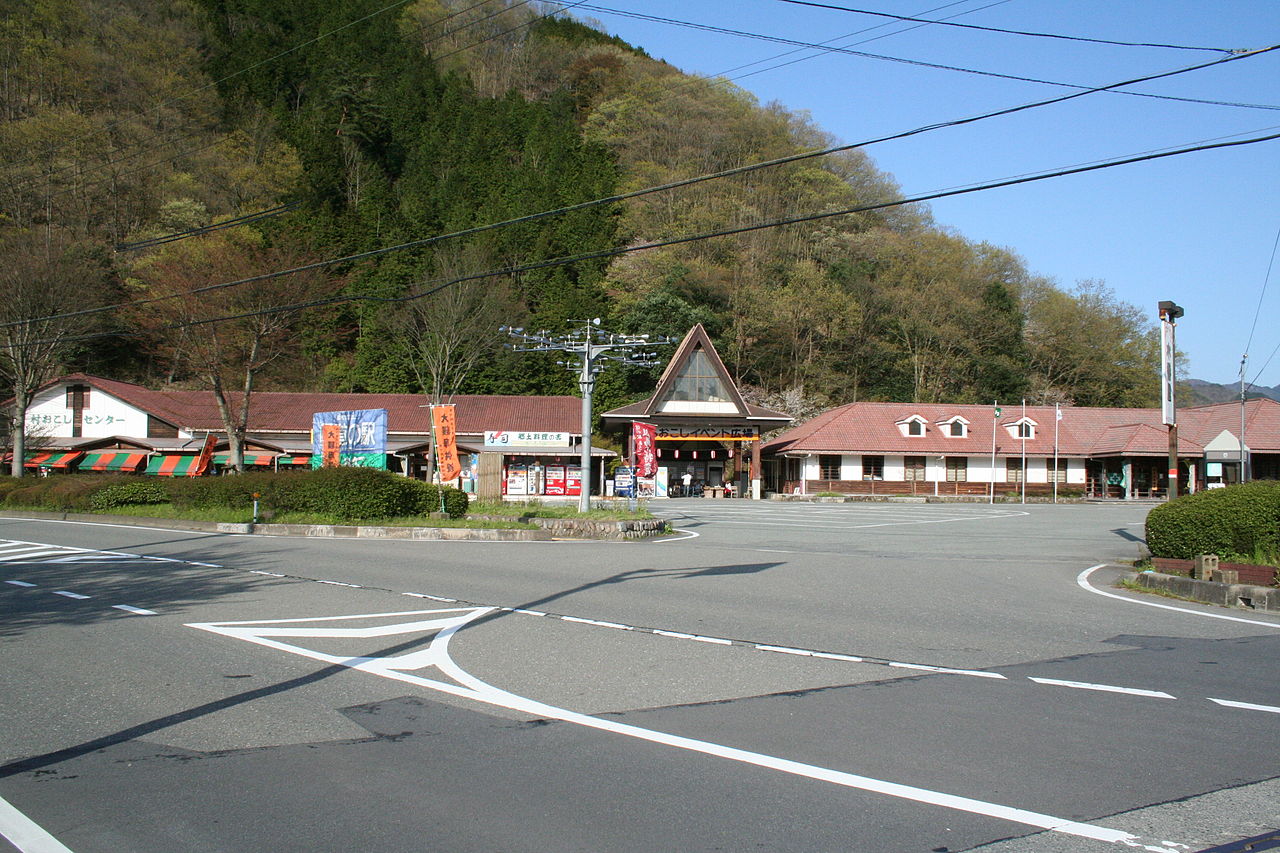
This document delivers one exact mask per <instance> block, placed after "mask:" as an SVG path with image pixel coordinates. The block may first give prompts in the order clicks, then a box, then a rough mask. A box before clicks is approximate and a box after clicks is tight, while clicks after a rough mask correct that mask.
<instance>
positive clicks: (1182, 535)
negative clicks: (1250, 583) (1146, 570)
mask: <svg viewBox="0 0 1280 853" xmlns="http://www.w3.org/2000/svg"><path fill="white" fill-rule="evenodd" d="M1147 547H1148V548H1149V549H1150V550H1151V555H1152V556H1153V557H1173V558H1177V559H1183V560H1188V559H1192V558H1193V557H1195V555H1197V554H1217V555H1218V556H1219V557H1227V556H1234V557H1246V558H1247V557H1252V556H1253V555H1254V554H1255V553H1258V552H1262V553H1268V552H1272V553H1274V552H1276V551H1278V550H1280V481H1275V480H1259V481H1256V482H1253V483H1244V484H1241V485H1237V486H1227V487H1226V488H1223V489H1209V490H1207V491H1203V492H1198V493H1196V494H1194V495H1184V496H1183V497H1180V498H1177V499H1175V500H1172V501H1169V502H1168V503H1166V504H1162V505H1160V506H1158V507H1156V508H1155V509H1153V510H1151V512H1150V513H1149V514H1148V515H1147Z"/></svg>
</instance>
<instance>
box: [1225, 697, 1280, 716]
mask: <svg viewBox="0 0 1280 853" xmlns="http://www.w3.org/2000/svg"><path fill="white" fill-rule="evenodd" d="M1209 701H1210V702H1217V703H1218V704H1219V705H1225V706H1226V707H1228V708H1241V709H1243V710H1245V711H1267V712H1269V713H1272V714H1280V708H1277V707H1276V706H1274V705H1254V704H1253V703H1252V702H1232V701H1231V700H1229V699H1214V698H1213V697H1209Z"/></svg>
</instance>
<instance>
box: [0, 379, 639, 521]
mask: <svg viewBox="0 0 1280 853" xmlns="http://www.w3.org/2000/svg"><path fill="white" fill-rule="evenodd" d="M451 402H452V403H453V404H454V405H455V406H456V407H457V423H458V428H457V432H458V450H459V454H460V457H461V460H462V462H463V467H464V471H463V487H464V488H467V489H472V490H476V491H481V492H482V493H487V494H488V495H490V496H492V497H498V496H500V495H502V494H503V493H504V492H505V491H506V484H507V483H508V481H509V479H511V477H509V474H513V473H514V472H521V473H522V476H523V484H524V485H523V490H520V489H517V491H521V494H522V496H523V495H543V494H547V491H546V490H547V488H548V487H547V485H546V484H547V477H546V474H545V472H546V470H547V469H548V468H550V469H551V471H552V473H553V475H554V474H555V473H556V468H557V466H563V467H564V468H565V471H564V474H563V476H562V481H563V482H564V483H565V485H564V486H561V487H560V488H563V489H567V488H569V486H568V482H569V480H570V479H571V476H570V475H571V474H573V475H574V478H573V479H575V480H576V481H577V482H580V481H581V474H580V471H579V470H578V461H579V455H578V454H579V442H580V441H581V435H580V432H581V427H580V425H581V411H582V401H581V400H580V399H579V398H577V397H570V396H556V397H520V396H499V395H459V396H457V397H455V398H454V399H453V400H452V401H451ZM366 409H385V410H386V412H387V437H386V461H385V466H386V468H387V469H389V470H391V471H395V472H397V473H400V474H404V475H405V476H409V477H418V478H421V477H423V476H425V472H426V468H427V459H428V456H429V454H430V453H431V440H432V439H431V415H430V410H429V408H427V407H426V401H425V398H424V397H423V396H422V395H420V394H336V393H323V394H313V393H294V392H282V391H260V392H257V393H255V394H254V395H253V397H252V399H251V401H250V414H249V431H248V435H247V436H246V441H245V447H244V461H245V465H246V466H248V467H250V468H255V469H276V470H280V469H286V468H297V467H311V466H312V442H311V427H312V418H313V416H314V415H315V414H316V413H318V412H336V411H353V410H366ZM26 426H27V435H28V444H29V447H28V452H27V454H26V457H27V458H26V461H25V466H26V468H27V470H29V471H32V472H39V473H54V472H59V471H118V472H127V473H146V474H154V475H159V476H184V475H186V474H188V473H189V472H190V471H191V470H192V469H193V467H194V466H195V463H196V459H197V456H198V454H199V452H200V450H201V447H202V445H203V444H204V440H205V436H207V435H209V434H213V435H216V436H222V435H224V434H225V433H224V430H223V426H222V420H221V418H220V416H219V414H218V409H217V405H216V404H215V402H214V399H213V395H212V394H211V393H210V392H208V391H183V390H163V391H157V390H152V389H149V388H144V387H143V386H141V385H135V384H132V383H129V382H119V381H117V380H113V379H104V378H102V377H98V376H90V375H87V374H82V373H78V374H72V375H69V376H64V377H62V378H61V379H58V380H56V381H54V382H51V383H49V384H48V385H46V386H45V387H43V388H42V389H40V391H39V392H38V393H37V394H36V396H35V399H34V400H33V402H32V405H31V406H30V408H29V409H28V411H27V417H26ZM226 448H227V443H226V440H225V438H223V439H222V441H220V442H219V443H218V444H217V445H216V446H215V453H214V456H213V465H214V466H215V469H217V468H223V467H225V466H226V465H227V464H228V455H229V454H228V453H227V450H226ZM613 455H614V454H613V452H612V451H609V450H603V449H601V450H593V453H592V456H593V459H595V460H596V464H595V465H593V466H592V467H593V471H592V475H591V479H590V480H589V482H590V483H592V484H594V485H595V488H596V489H597V490H600V485H599V484H600V483H601V482H602V480H601V476H602V474H603V470H602V469H603V464H602V463H603V460H604V459H606V458H608V457H610V456H613ZM5 461H6V463H7V461H8V460H7V457H6V459H5ZM570 466H572V468H573V471H572V472H571V471H570V470H568V469H569V467H570ZM531 470H532V471H534V472H535V477H534V478H533V479H532V480H531V479H530V474H529V472H530V471H531ZM515 479H521V478H520V477H515ZM482 480H483V481H484V482H483V483H482ZM552 482H553V485H552V486H551V488H552V489H553V490H554V489H555V488H556V486H555V485H554V483H555V482H556V481H555V480H554V479H553V481H552ZM531 484H534V485H536V486H537V490H536V491H531V490H530V486H531ZM566 494H568V492H566ZM574 494H576V492H574Z"/></svg>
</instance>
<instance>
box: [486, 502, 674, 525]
mask: <svg viewBox="0 0 1280 853" xmlns="http://www.w3.org/2000/svg"><path fill="white" fill-rule="evenodd" d="M467 512H468V513H469V514H471V515H497V516H502V517H504V518H520V517H525V518H582V519H587V520H592V521H636V520H642V519H650V518H653V517H654V515H653V513H651V512H649V510H648V508H647V507H646V506H645V504H644V502H643V501H642V502H640V503H639V504H638V505H637V509H636V511H635V512H631V511H630V510H627V509H615V508H613V507H607V508H606V507H593V508H592V509H591V510H589V511H587V512H578V505H577V504H572V505H570V504H544V503H541V502H540V501H525V502H524V503H510V502H508V501H472V503H471V506H470V507H469V508H468V509H467Z"/></svg>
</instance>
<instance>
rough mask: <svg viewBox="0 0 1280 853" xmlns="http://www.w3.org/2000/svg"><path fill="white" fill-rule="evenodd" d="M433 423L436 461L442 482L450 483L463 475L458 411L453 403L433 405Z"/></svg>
mask: <svg viewBox="0 0 1280 853" xmlns="http://www.w3.org/2000/svg"><path fill="white" fill-rule="evenodd" d="M431 425H432V426H433V427H434V428H435V440H436V462H437V463H438V464H439V466H440V482H442V483H448V482H450V481H451V480H456V479H458V477H460V476H462V465H461V463H459V462H458V412H457V408H456V407H455V406H452V405H448V406H432V407H431Z"/></svg>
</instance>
